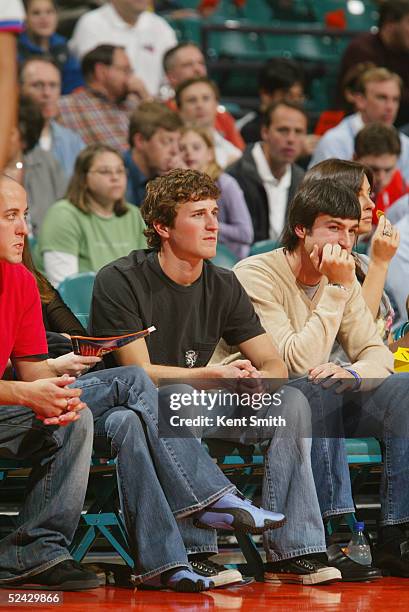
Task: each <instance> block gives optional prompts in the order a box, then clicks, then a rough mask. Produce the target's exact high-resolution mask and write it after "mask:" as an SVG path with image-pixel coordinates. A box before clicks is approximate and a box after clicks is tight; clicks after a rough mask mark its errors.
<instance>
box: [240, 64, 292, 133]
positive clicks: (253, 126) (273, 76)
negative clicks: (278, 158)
mask: <svg viewBox="0 0 409 612" xmlns="http://www.w3.org/2000/svg"><path fill="white" fill-rule="evenodd" d="M258 94H259V99H260V105H259V109H258V110H257V111H251V112H249V113H247V114H246V115H244V117H242V118H241V119H239V121H237V127H238V128H239V130H240V132H241V135H242V136H243V138H244V140H245V142H246V143H253V142H258V141H259V140H260V139H261V124H262V115H263V112H264V111H265V110H266V108H267V107H268V106H270V104H273V103H274V102H281V100H289V101H290V102H296V103H297V104H303V102H304V75H303V73H302V69H301V67H300V66H299V64H297V62H295V61H294V60H290V59H285V58H282V57H277V58H274V59H271V60H268V61H267V62H266V63H265V64H264V66H263V67H262V69H261V70H260V74H259V77H258Z"/></svg>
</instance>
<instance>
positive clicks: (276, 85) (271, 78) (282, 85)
mask: <svg viewBox="0 0 409 612" xmlns="http://www.w3.org/2000/svg"><path fill="white" fill-rule="evenodd" d="M296 83H301V85H304V75H303V72H302V68H301V66H300V65H299V64H298V63H297V62H296V61H294V60H291V59H285V58H283V57H278V58H275V59H272V60H269V61H268V62H266V63H265V64H264V66H263V67H262V68H261V70H260V73H259V77H258V88H259V90H262V91H266V92H268V93H274V92H275V91H278V90H282V89H283V90H284V91H288V90H289V89H291V87H292V86H293V85H295V84H296Z"/></svg>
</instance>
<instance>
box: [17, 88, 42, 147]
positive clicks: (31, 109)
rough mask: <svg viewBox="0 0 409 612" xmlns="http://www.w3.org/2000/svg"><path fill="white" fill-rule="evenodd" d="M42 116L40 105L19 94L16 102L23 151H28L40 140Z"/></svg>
mask: <svg viewBox="0 0 409 612" xmlns="http://www.w3.org/2000/svg"><path fill="white" fill-rule="evenodd" d="M43 128H44V118H43V114H42V112H41V108H40V106H39V105H38V104H37V102H34V100H32V99H31V98H29V97H28V96H20V98H19V103H18V130H19V132H20V138H21V141H22V143H23V152H24V153H28V152H29V151H31V150H32V149H34V147H35V146H36V144H37V143H38V141H39V140H40V136H41V132H42V131H43Z"/></svg>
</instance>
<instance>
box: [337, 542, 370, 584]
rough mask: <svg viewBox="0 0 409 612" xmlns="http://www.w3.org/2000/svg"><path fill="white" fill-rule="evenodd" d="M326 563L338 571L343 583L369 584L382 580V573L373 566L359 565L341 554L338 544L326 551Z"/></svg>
mask: <svg viewBox="0 0 409 612" xmlns="http://www.w3.org/2000/svg"><path fill="white" fill-rule="evenodd" d="M327 556H328V562H329V563H330V564H331V566H332V567H336V568H337V569H339V571H340V572H341V575H342V580H343V582H371V581H372V580H379V578H382V572H381V570H380V569H378V568H377V567H374V566H373V565H361V564H360V563H357V562H356V561H353V560H352V559H350V558H349V557H348V556H347V555H345V554H344V553H343V552H342V549H341V548H340V547H339V546H338V544H331V546H328V549H327Z"/></svg>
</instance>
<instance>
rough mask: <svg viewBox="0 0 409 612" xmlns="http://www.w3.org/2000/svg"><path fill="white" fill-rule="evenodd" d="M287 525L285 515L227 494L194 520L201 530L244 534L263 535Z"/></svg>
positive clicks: (232, 494)
mask: <svg viewBox="0 0 409 612" xmlns="http://www.w3.org/2000/svg"><path fill="white" fill-rule="evenodd" d="M284 523H285V516H284V514H280V513H279V512H269V511H268V510H264V508H259V507H258V506H255V505H254V504H252V503H251V501H250V500H248V499H246V498H243V497H240V496H239V495H235V494H234V493H227V494H226V495H223V497H221V498H220V499H218V500H217V501H215V502H214V503H213V504H211V505H210V506H207V507H206V508H205V509H204V510H202V511H201V512H200V513H199V514H198V515H197V518H196V519H195V520H194V524H195V525H196V527H200V528H201V529H227V530H228V531H233V530H234V529H236V530H237V531H241V532H242V533H252V534H256V533H263V532H264V531H266V530H267V529H277V528H278V527H282V525H284Z"/></svg>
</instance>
